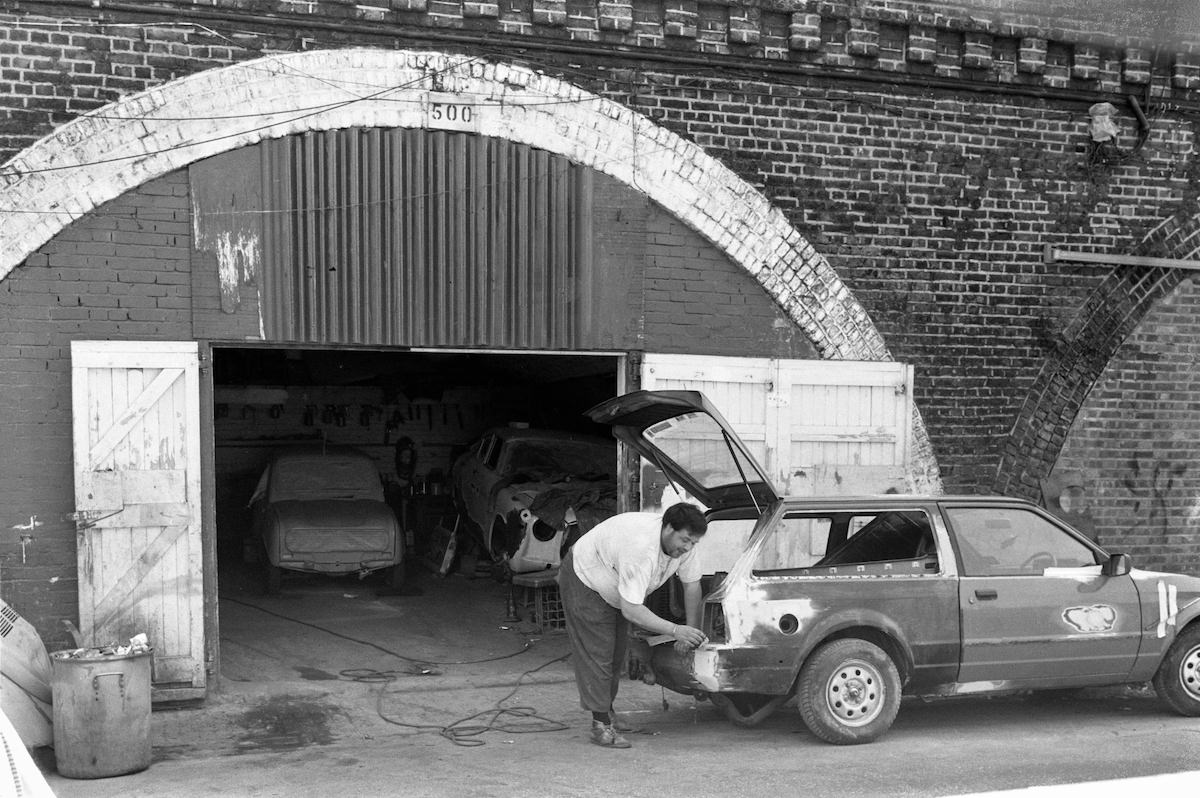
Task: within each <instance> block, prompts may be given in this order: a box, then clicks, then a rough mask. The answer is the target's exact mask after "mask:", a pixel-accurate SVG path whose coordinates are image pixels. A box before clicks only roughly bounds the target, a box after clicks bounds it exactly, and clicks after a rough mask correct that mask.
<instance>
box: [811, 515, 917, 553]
mask: <svg viewBox="0 0 1200 798" xmlns="http://www.w3.org/2000/svg"><path fill="white" fill-rule="evenodd" d="M847 528H848V534H847V539H846V541H845V542H844V543H840V544H839V545H838V546H837V547H836V548H835V549H833V550H831V551H830V552H829V553H828V554H827V555H826V556H825V557H824V558H822V559H821V561H820V562H819V563H818V565H849V564H851V563H871V562H892V561H897V560H919V559H923V558H925V557H934V556H936V551H935V546H934V542H933V528H932V527H931V526H930V523H929V516H927V515H926V514H925V513H924V512H923V511H921V510H903V511H901V510H887V511H885V512H880V513H875V514H872V515H853V516H850V517H849V519H848V523H847Z"/></svg>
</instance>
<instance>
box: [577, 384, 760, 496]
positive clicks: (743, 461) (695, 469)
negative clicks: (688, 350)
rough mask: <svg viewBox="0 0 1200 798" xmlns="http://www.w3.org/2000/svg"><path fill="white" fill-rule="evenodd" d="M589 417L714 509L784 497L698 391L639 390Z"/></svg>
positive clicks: (594, 410)
mask: <svg viewBox="0 0 1200 798" xmlns="http://www.w3.org/2000/svg"><path fill="white" fill-rule="evenodd" d="M585 415H587V417H588V418H590V419H591V420H592V421H595V422H597V423H599V424H608V425H610V426H611V427H612V428H613V434H614V435H615V436H616V437H617V438H618V439H619V440H621V441H624V442H625V443H627V444H629V445H630V446H632V447H633V448H634V449H635V450H636V451H637V452H638V453H639V454H640V455H642V456H643V457H645V458H646V459H647V460H649V461H650V462H651V463H654V464H655V465H657V466H658V467H659V468H660V469H662V471H663V473H665V474H666V475H667V477H668V478H669V479H671V480H673V481H674V482H676V483H677V484H678V485H680V486H682V488H683V489H684V490H685V491H687V493H689V494H690V495H691V496H693V497H695V498H696V499H697V500H698V501H700V502H702V503H703V504H704V505H705V506H706V507H708V508H709V509H710V510H720V509H727V508H732V507H746V506H748V505H754V506H755V507H756V508H758V510H760V511H761V510H763V509H764V508H766V507H767V505H769V504H771V503H772V502H775V501H777V500H778V499H779V493H778V491H777V490H776V489H775V487H774V486H773V485H772V484H771V482H770V480H769V479H768V478H767V476H766V471H765V470H764V469H763V468H762V466H761V465H759V464H758V462H757V461H756V460H755V459H754V457H753V456H752V455H751V454H750V450H749V449H748V448H746V445H745V443H743V442H742V440H741V438H739V437H738V436H737V434H736V433H735V432H734V431H733V428H732V427H731V426H730V425H729V422H727V421H726V420H725V419H724V418H723V417H722V416H721V414H720V413H719V412H717V409H716V408H715V407H713V405H712V403H711V402H709V401H708V399H707V398H706V397H705V396H704V394H702V393H700V392H699V391H634V392H633V393H628V394H625V395H624V396H618V397H616V398H614V399H609V400H608V401H605V402H601V403H600V404H598V405H596V406H595V407H593V408H592V409H590V410H588V411H587V413H586V414H585Z"/></svg>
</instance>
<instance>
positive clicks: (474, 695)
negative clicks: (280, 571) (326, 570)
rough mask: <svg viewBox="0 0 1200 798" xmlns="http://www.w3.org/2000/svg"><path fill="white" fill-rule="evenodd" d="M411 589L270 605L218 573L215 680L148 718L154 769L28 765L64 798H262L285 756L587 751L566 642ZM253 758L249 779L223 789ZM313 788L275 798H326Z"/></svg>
mask: <svg viewBox="0 0 1200 798" xmlns="http://www.w3.org/2000/svg"><path fill="white" fill-rule="evenodd" d="M409 585H410V587H411V588H412V590H411V591H410V590H406V591H404V592H405V593H406V594H405V595H386V593H387V591H386V590H385V589H384V586H383V585H382V583H376V582H375V581H373V580H365V581H359V580H356V579H354V578H345V579H331V578H321V577H308V576H303V575H295V576H291V575H289V577H288V578H286V579H285V582H284V588H283V591H282V592H281V594H280V595H278V596H266V595H264V594H263V593H262V590H261V587H260V586H259V584H258V583H257V581H256V578H255V576H254V574H253V572H252V571H251V572H232V573H230V574H227V575H223V579H222V589H221V601H220V620H219V624H220V630H221V632H220V649H221V655H220V660H221V674H220V678H219V679H218V680H217V682H216V684H215V685H214V689H213V690H211V691H210V695H209V698H208V699H207V700H206V701H205V702H204V703H203V704H202V705H198V706H187V707H180V708H173V709H156V711H155V712H154V713H153V715H152V717H151V744H152V748H153V763H152V764H151V766H150V768H149V769H148V770H146V771H143V772H142V773H139V774H132V775H125V776H119V777H110V778H102V779H97V780H76V779H66V778H63V777H60V776H58V775H57V773H56V772H55V769H54V754H53V751H52V750H51V749H42V750H40V751H38V752H35V753H36V754H37V759H38V762H39V765H40V766H41V767H42V770H43V772H44V773H45V774H46V776H47V780H48V781H49V783H50V785H51V787H52V788H53V789H54V791H55V792H56V794H57V795H59V796H64V797H66V796H76V795H78V796H89V797H90V796H97V797H99V796H107V795H113V796H117V795H120V796H133V795H173V796H174V795H188V794H196V795H257V794H264V795H265V794H275V793H272V792H260V791H259V790H260V787H259V786H258V784H257V780H261V779H262V778H263V776H262V773H263V772H264V768H267V767H270V765H273V764H278V763H283V762H286V761H287V759H288V758H290V757H300V758H310V757H323V756H326V755H328V753H329V752H330V751H334V750H337V751H342V752H343V753H344V754H345V756H343V757H341V758H340V759H341V760H345V758H346V757H351V758H353V757H356V756H363V755H365V754H366V752H367V751H368V750H374V754H372V755H380V752H379V751H378V750H375V749H379V748H380V747H381V746H382V747H383V749H384V752H383V754H382V755H383V756H385V757H386V756H387V753H386V751H387V749H388V748H389V747H392V746H397V747H404V748H412V747H414V746H415V748H416V749H417V750H421V751H428V752H430V753H433V752H445V751H453V750H455V749H460V748H468V747H476V746H483V745H488V746H503V745H512V743H513V740H514V738H515V737H516V736H517V735H521V737H522V739H532V738H535V737H540V736H544V735H559V736H561V735H563V734H564V733H570V734H574V735H575V736H577V737H578V738H579V740H578V742H580V743H582V742H583V739H584V736H585V732H586V727H587V725H586V716H585V715H584V713H583V712H582V711H581V710H580V709H579V706H578V697H577V694H576V693H575V687H574V680H573V677H572V673H571V668H570V665H569V662H568V661H567V640H566V635H565V633H564V632H562V631H561V630H557V629H555V630H551V629H546V630H539V629H538V628H537V627H536V626H535V625H534V623H533V622H532V620H516V619H515V618H514V616H512V615H510V613H509V609H508V606H507V605H508V600H507V598H508V594H507V588H506V587H505V586H504V585H502V584H500V583H498V582H497V581H495V580H493V579H490V578H486V577H481V578H467V577H465V576H463V575H461V574H451V575H450V576H447V577H441V576H438V575H436V574H433V573H431V572H428V571H423V572H418V573H416V574H414V575H413V577H412V578H411V579H410V582H409ZM409 592H411V593H414V594H412V595H409V594H407V593H409ZM552 609H553V608H552ZM525 610H526V611H525V612H524V613H522V615H523V616H524V617H527V618H531V616H532V613H531V612H529V608H528V607H526V608H525ZM626 692H627V693H628V694H629V695H628V697H623V699H622V700H623V708H624V709H627V710H638V709H640V708H641V706H642V705H645V706H661V697H660V693H661V691H659V690H654V689H651V688H648V687H646V686H644V685H641V684H640V683H637V684H635V683H630V689H629V690H628V691H626ZM676 697H677V698H682V697H678V696H676ZM228 758H238V760H239V761H238V762H237V764H236V765H234V764H232V763H231V760H230V759H228ZM242 758H245V760H244V761H241V760H242ZM250 760H254V761H255V766H254V767H253V768H251V769H250V770H251V771H258V772H259V775H258V776H256V777H254V776H252V777H251V780H250V782H249V783H245V782H237V781H231V778H232V774H233V773H235V772H238V771H240V770H241V769H242V766H243V765H246V764H250ZM258 760H262V761H261V762H258ZM214 761H215V762H219V763H220V764H219V766H217V767H216V768H215V769H213V768H212V767H211V763H213V762H214ZM199 762H208V763H210V767H209V768H208V769H207V771H206V772H204V776H203V778H202V779H201V781H200V782H197V781H196V777H194V776H191V775H189V776H186V777H182V782H181V783H174V784H172V783H170V782H169V781H168V782H163V781H162V780H163V779H175V780H178V779H180V778H181V777H180V776H178V775H175V776H171V775H169V774H172V773H175V774H178V773H179V772H184V773H186V772H188V771H189V768H188V765H189V763H199ZM181 767H182V768H183V770H182V771H180V768H181ZM288 769H289V768H285V770H288ZM280 778H281V777H280V776H278V775H276V776H274V777H271V779H270V781H272V782H274V783H279V779H280ZM206 780H207V781H206ZM199 784H206V785H207V786H206V787H204V788H203V789H201V788H200V787H199V786H198V785H199ZM304 786H307V787H309V788H312V789H311V790H309V791H306V790H305V789H304ZM327 786H328V785H325V787H327ZM325 787H320V788H317V787H316V785H313V784H308V785H302V786H301V787H300V789H299V791H298V792H297V790H296V789H292V790H289V791H288V793H287V794H291V795H297V794H313V795H317V794H330V793H329V792H325ZM190 789H196V790H197V791H196V792H188V790H190ZM358 794H372V793H370V792H364V793H358ZM381 794H382V793H381Z"/></svg>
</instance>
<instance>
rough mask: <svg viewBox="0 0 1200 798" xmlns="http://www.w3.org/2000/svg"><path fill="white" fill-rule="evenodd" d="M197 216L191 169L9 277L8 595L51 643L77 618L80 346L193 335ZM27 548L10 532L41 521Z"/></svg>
mask: <svg viewBox="0 0 1200 798" xmlns="http://www.w3.org/2000/svg"><path fill="white" fill-rule="evenodd" d="M189 219H190V211H189V208H188V201H187V179H186V174H176V175H171V176H169V177H165V178H163V179H160V180H156V181H154V182H152V183H148V184H147V185H145V186H143V187H142V189H141V190H139V191H137V192H135V193H133V194H130V195H127V196H124V197H122V198H121V199H119V200H116V201H114V202H110V203H108V204H106V205H104V206H103V207H101V208H100V209H99V210H98V211H97V212H96V213H95V214H93V215H92V216H89V217H88V218H87V219H84V220H81V221H79V222H77V223H75V224H73V225H71V226H70V227H68V228H67V229H66V230H64V231H63V232H62V234H60V235H59V236H58V237H57V238H56V239H55V240H54V241H53V242H52V243H50V244H48V245H47V246H45V247H43V248H42V250H41V251H40V252H39V253H37V254H36V255H34V256H33V257H31V258H29V260H28V261H27V262H26V264H25V266H24V267H23V268H22V269H21V270H20V273H19V274H17V275H13V276H11V277H10V278H9V279H6V280H3V281H0V396H2V397H4V402H3V420H2V422H0V430H2V431H3V432H2V434H3V436H4V437H3V439H2V440H0V450H2V451H3V452H4V467H3V470H2V472H0V473H2V476H0V496H3V497H4V502H3V505H4V509H3V510H2V511H0V515H2V516H3V522H2V526H3V528H4V529H5V530H6V531H9V532H10V534H5V535H4V536H3V539H2V540H0V571H2V573H3V583H2V584H0V589H2V590H3V595H4V598H5V599H6V600H10V601H11V600H12V599H13V597H14V596H20V602H19V605H18V606H19V611H20V612H21V613H22V615H24V616H26V617H27V618H29V619H31V620H34V621H39V623H38V631H39V632H40V633H41V634H42V635H43V637H44V639H45V642H46V643H47V645H50V646H52V647H53V646H55V645H58V644H61V645H58V647H65V646H66V645H68V644H69V638H67V637H66V635H65V633H64V632H63V631H62V630H61V629H60V628H58V626H57V620H58V619H69V620H77V619H78V607H77V603H76V592H75V591H76V585H75V581H76V580H75V574H76V565H75V526H74V524H73V523H71V522H70V521H69V520H67V514H69V513H71V512H73V511H74V510H75V506H74V489H73V487H72V486H73V484H74V475H73V469H72V456H71V451H72V441H71V369H70V364H71V361H70V342H71V341H72V340H76V339H94V340H106V339H109V340H122V339H152V340H190V339H191V337H192V332H191V322H190V319H191V295H190V280H189V257H190V253H191V231H190V226H189ZM31 517H32V518H33V519H34V520H33V524H35V526H34V527H33V528H32V529H30V530H29V532H28V533H29V534H30V535H31V536H32V542H30V543H29V544H28V545H26V546H25V547H24V550H22V548H21V546H20V545H19V543H18V539H17V536H16V535H15V534H11V527H13V526H15V525H28V524H30V519H31Z"/></svg>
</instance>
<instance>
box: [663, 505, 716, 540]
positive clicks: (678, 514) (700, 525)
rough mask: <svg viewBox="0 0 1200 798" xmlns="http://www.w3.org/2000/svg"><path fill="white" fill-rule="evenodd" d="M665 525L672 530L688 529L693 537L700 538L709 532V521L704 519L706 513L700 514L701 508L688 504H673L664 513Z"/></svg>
mask: <svg viewBox="0 0 1200 798" xmlns="http://www.w3.org/2000/svg"><path fill="white" fill-rule="evenodd" d="M662 520H663V524H664V525H665V526H669V527H671V528H672V529H675V530H679V529H686V530H688V531H689V532H691V533H692V537H697V538H698V537H700V536H701V535H703V534H704V533H705V532H707V531H708V519H707V518H705V517H704V513H702V512H700V508H699V507H697V506H696V505H694V504H688V503H687V502H679V503H678V504H672V505H671V506H670V507H668V508H667V511H666V512H665V513H663V519H662Z"/></svg>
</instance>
